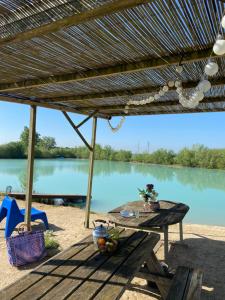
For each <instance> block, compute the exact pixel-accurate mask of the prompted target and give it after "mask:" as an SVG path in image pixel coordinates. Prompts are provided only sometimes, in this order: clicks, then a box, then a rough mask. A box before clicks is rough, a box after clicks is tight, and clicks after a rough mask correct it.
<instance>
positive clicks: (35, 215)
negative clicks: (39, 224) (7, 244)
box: [0, 196, 49, 238]
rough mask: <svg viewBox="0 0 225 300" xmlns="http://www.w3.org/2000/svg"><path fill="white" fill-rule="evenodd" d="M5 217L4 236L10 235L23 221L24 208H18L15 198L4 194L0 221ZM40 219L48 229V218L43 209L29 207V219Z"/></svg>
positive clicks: (0, 208)
mask: <svg viewBox="0 0 225 300" xmlns="http://www.w3.org/2000/svg"><path fill="white" fill-rule="evenodd" d="M5 217H6V227H5V238H7V237H10V235H11V234H12V232H13V230H14V229H15V227H16V226H17V225H18V224H19V223H21V222H24V218H25V209H19V207H18V205H17V203H16V200H15V199H10V198H9V196H5V198H4V199H3V201H2V205H1V207H0V222H1V221H2V220H3V219H4V218H5ZM35 220H42V221H43V222H44V224H45V227H46V229H49V226H48V219H47V216H46V213H45V212H44V211H41V210H38V209H36V208H34V207H32V208H31V221H32V222H33V221H35Z"/></svg>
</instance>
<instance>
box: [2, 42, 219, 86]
mask: <svg viewBox="0 0 225 300" xmlns="http://www.w3.org/2000/svg"><path fill="white" fill-rule="evenodd" d="M211 54H212V48H211V47H210V48H208V49H204V50H201V51H200V50H198V51H193V52H187V53H185V54H184V55H183V59H182V63H184V64H185V63H191V62H196V61H200V60H203V59H207V58H209V57H210V55H211ZM180 57H181V54H176V55H172V56H169V57H162V58H161V57H160V58H148V59H144V60H142V61H139V62H134V63H127V64H119V65H115V66H112V67H106V68H100V69H97V70H96V69H95V70H88V71H86V72H82V73H77V72H76V73H69V74H62V75H55V76H50V77H42V78H37V79H29V80H25V81H19V82H13V83H2V84H0V91H14V90H22V89H27V88H31V87H33V88H34V87H36V88H37V87H43V86H46V85H49V84H54V83H57V84H60V83H61V84H62V83H68V82H80V81H84V80H90V79H95V78H105V77H108V76H114V75H119V74H127V73H132V72H137V71H143V70H151V69H159V68H164V67H167V66H170V65H176V64H178V63H179V62H180ZM212 57H214V54H212ZM220 57H221V56H220Z"/></svg>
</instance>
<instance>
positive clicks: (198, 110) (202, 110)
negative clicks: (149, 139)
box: [111, 107, 225, 117]
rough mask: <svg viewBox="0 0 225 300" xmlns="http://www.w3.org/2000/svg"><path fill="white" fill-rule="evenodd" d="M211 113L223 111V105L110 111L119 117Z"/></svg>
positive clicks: (224, 110)
mask: <svg viewBox="0 0 225 300" xmlns="http://www.w3.org/2000/svg"><path fill="white" fill-rule="evenodd" d="M206 112H207V113H208V112H210V113H212V112H225V107H221V108H216V107H214V108H198V107H197V108H192V109H191V108H185V107H182V108H181V109H180V110H170V111H168V110H158V111H147V112H144V111H143V112H140V111H139V112H130V113H129V114H125V113H121V112H119V113H111V116H112V117H120V116H126V117H128V116H149V115H151V116H153V115H175V114H177V115H178V114H189V113H190V114H194V113H206Z"/></svg>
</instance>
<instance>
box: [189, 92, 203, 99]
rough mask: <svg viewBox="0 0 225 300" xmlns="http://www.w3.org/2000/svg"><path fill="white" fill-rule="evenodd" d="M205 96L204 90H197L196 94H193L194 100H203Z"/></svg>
mask: <svg viewBox="0 0 225 300" xmlns="http://www.w3.org/2000/svg"><path fill="white" fill-rule="evenodd" d="M203 98H204V94H203V92H202V91H195V92H194V94H193V95H192V96H191V99H192V100H193V101H202V99H203Z"/></svg>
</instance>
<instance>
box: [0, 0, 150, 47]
mask: <svg viewBox="0 0 225 300" xmlns="http://www.w3.org/2000/svg"><path fill="white" fill-rule="evenodd" d="M152 1H153V0H115V1H112V2H107V3H106V4H104V5H100V6H98V7H96V8H93V9H89V10H86V11H84V12H81V13H76V14H73V15H72V16H68V17H66V18H63V19H60V20H57V21H55V22H51V23H49V24H46V25H42V26H39V27H37V28H34V29H31V30H28V31H25V32H20V33H17V34H16V35H14V36H9V37H6V38H2V39H1V40H0V46H6V45H8V44H11V43H18V42H24V41H27V40H30V39H32V38H35V37H39V36H42V35H45V34H49V33H53V32H57V31H59V30H62V29H64V28H67V27H70V26H75V25H79V24H81V23H85V22H88V21H91V20H94V19H98V18H102V17H104V16H106V15H110V14H114V13H117V12H119V11H121V10H124V9H129V8H132V7H135V6H137V5H141V4H145V3H148V2H152Z"/></svg>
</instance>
